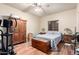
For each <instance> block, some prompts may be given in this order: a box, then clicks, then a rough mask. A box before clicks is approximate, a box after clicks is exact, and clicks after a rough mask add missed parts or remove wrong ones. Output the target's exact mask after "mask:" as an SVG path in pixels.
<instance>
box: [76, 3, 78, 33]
mask: <svg viewBox="0 0 79 59" xmlns="http://www.w3.org/2000/svg"><path fill="white" fill-rule="evenodd" d="M76 16H77V22H76V27H77V32H79V4H77V15H76Z"/></svg>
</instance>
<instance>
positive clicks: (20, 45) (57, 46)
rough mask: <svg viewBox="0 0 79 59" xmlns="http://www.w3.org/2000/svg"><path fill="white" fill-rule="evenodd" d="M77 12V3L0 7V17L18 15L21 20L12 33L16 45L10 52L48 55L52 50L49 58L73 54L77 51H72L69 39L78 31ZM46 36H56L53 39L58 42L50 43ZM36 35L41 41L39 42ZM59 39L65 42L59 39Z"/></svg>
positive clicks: (48, 37)
mask: <svg viewBox="0 0 79 59" xmlns="http://www.w3.org/2000/svg"><path fill="white" fill-rule="evenodd" d="M19 6H20V7H19ZM36 7H37V8H36ZM38 8H39V9H38ZM78 11H79V4H76V3H14V4H12V3H1V4H0V16H2V17H3V18H8V17H9V16H12V15H13V16H14V15H15V16H17V17H16V18H18V17H20V20H17V24H18V25H17V27H16V28H15V31H14V34H13V35H14V38H13V39H14V40H13V42H14V44H15V45H13V46H14V49H13V50H14V51H15V53H16V55H48V54H47V53H48V51H49V49H50V50H52V51H51V52H50V54H49V55H74V53H76V51H75V52H74V46H73V45H74V44H73V45H72V44H71V40H72V39H73V37H74V34H75V31H76V32H79V20H78V18H79V14H78ZM48 22H49V23H51V24H49V23H48ZM14 24H15V23H14ZM52 24H53V25H54V26H53V25H52ZM1 29H3V28H1ZM65 30H66V31H65ZM3 31H5V29H4V30H3ZM20 31H21V32H20ZM53 31H55V32H53ZM57 31H58V32H57ZM38 33H40V35H39V34H38ZM61 33H62V35H61ZM49 34H53V35H54V34H55V36H54V37H55V38H57V37H56V36H57V35H58V38H57V41H56V42H55V40H53V41H52V36H51V35H50V36H49ZM36 36H37V37H36ZM39 36H42V38H41V39H40V38H39ZM62 36H63V37H64V40H63V39H59V38H62ZM46 37H47V38H46ZM54 37H53V38H54ZM35 39H36V40H35ZM43 39H47V40H43ZM48 39H49V40H48ZM60 41H62V42H60ZM64 41H65V42H64ZM45 42H46V43H45ZM65 43H66V44H65ZM39 45H40V46H39ZM32 46H33V47H32ZM34 47H35V48H34ZM51 47H52V49H51ZM45 48H46V49H45ZM75 48H76V47H75ZM42 51H43V52H42ZM44 52H46V53H44ZM76 54H77V53H76Z"/></svg>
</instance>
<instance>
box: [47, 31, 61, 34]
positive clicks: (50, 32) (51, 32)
mask: <svg viewBox="0 0 79 59" xmlns="http://www.w3.org/2000/svg"><path fill="white" fill-rule="evenodd" d="M47 34H61V33H60V32H58V31H48V32H47Z"/></svg>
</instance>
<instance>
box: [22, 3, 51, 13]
mask: <svg viewBox="0 0 79 59" xmlns="http://www.w3.org/2000/svg"><path fill="white" fill-rule="evenodd" d="M43 5H45V7H50V5H49V4H43ZM43 5H42V3H32V4H31V5H29V6H28V7H27V8H26V9H24V10H23V11H29V10H30V9H34V11H35V12H40V11H42V12H43V13H44V14H47V13H46V11H45V9H44V8H43Z"/></svg>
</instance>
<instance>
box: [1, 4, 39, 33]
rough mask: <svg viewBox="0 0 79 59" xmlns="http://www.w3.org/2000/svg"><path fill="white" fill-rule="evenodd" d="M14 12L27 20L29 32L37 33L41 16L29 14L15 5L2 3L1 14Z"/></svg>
mask: <svg viewBox="0 0 79 59" xmlns="http://www.w3.org/2000/svg"><path fill="white" fill-rule="evenodd" d="M11 13H12V14H14V15H17V16H19V17H20V18H22V19H23V20H27V25H26V26H27V32H28V33H29V32H32V33H37V32H38V31H39V18H38V17H36V16H34V15H31V14H28V13H24V12H22V11H20V10H18V9H15V8H13V7H10V6H7V5H4V4H0V15H10V14H11Z"/></svg>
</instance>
